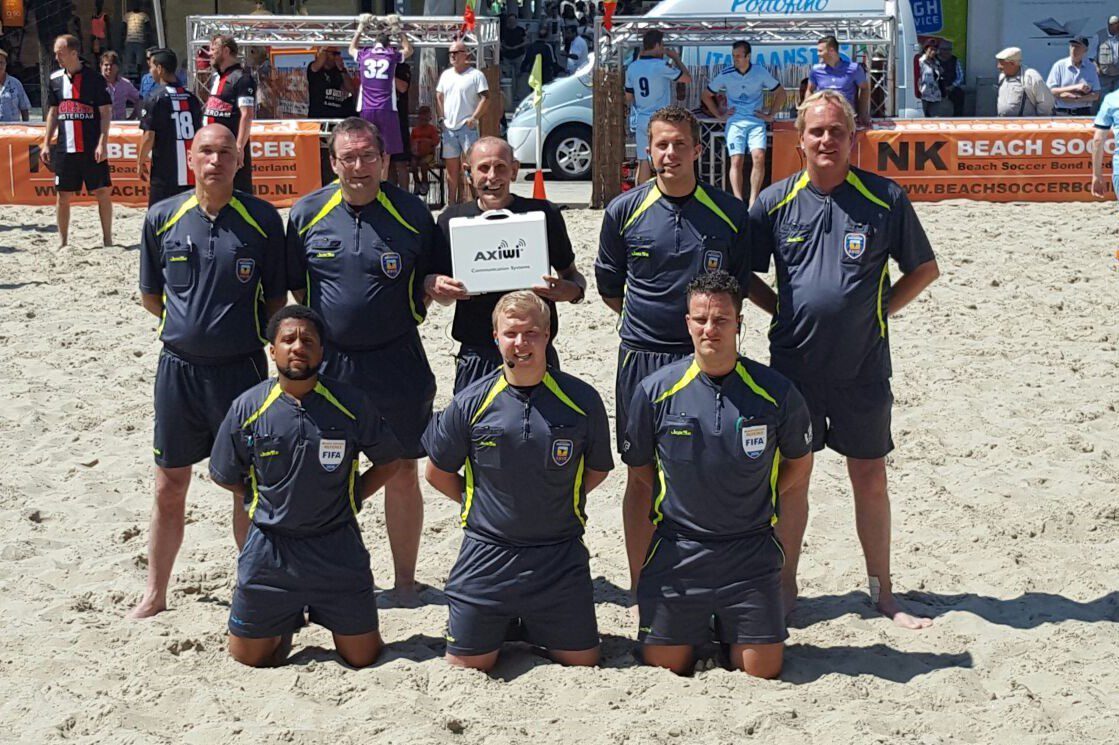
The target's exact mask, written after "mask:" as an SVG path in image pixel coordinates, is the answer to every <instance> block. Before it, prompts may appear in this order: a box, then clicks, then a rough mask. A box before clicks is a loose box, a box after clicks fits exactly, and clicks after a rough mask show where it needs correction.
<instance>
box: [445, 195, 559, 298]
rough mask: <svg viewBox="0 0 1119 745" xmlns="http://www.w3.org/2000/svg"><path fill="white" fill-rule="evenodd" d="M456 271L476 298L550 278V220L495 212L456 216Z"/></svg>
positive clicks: (453, 233) (537, 214)
mask: <svg viewBox="0 0 1119 745" xmlns="http://www.w3.org/2000/svg"><path fill="white" fill-rule="evenodd" d="M450 226H451V271H452V272H453V273H454V276H455V279H457V280H459V281H460V282H462V283H463V284H464V285H466V291H467V292H469V293H470V294H471V295H477V294H479V293H483V292H508V291H510V290H524V289H528V288H529V287H532V286H533V285H539V284H542V283H543V280H542V279H541V277H543V276H544V275H545V274H550V273H551V272H550V266H549V262H548V229H547V217H546V216H545V215H544V213H543V212H529V213H528V214H525V215H514V214H513V213H512V212H510V211H509V210H490V211H488V212H483V213H482V214H481V215H478V216H477V217H453V218H451V222H450Z"/></svg>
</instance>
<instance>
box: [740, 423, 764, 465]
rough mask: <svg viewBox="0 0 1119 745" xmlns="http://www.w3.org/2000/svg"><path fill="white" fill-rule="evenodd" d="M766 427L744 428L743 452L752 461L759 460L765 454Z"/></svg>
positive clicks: (761, 425)
mask: <svg viewBox="0 0 1119 745" xmlns="http://www.w3.org/2000/svg"><path fill="white" fill-rule="evenodd" d="M765 441H766V425H764V424H758V425H755V426H753V427H743V428H742V452H744V453H746V457H747V458H750V459H751V460H757V459H758V458H760V457H761V456H762V453H764V452H765Z"/></svg>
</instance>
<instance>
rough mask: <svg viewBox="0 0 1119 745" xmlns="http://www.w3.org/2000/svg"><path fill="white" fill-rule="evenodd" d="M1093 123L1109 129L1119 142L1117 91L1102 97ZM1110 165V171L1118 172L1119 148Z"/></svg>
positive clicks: (1118, 95) (1100, 127)
mask: <svg viewBox="0 0 1119 745" xmlns="http://www.w3.org/2000/svg"><path fill="white" fill-rule="evenodd" d="M1094 124H1095V126H1096V127H1097V128H1099V129H1110V130H1111V134H1112V136H1114V137H1115V141H1116V142H1117V143H1119V91H1115V92H1114V93H1108V94H1107V95H1106V96H1104V97H1103V101H1101V102H1100V111H1099V113H1098V114H1096V121H1095V122H1094ZM1105 152H1106V151H1105ZM1111 167H1112V173H1117V174H1119V149H1116V151H1115V153H1114V154H1113V155H1112V156H1111Z"/></svg>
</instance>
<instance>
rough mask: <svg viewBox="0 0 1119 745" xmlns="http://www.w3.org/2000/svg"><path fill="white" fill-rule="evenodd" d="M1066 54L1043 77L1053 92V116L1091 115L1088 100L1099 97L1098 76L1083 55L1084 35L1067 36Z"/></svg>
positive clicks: (1084, 47)
mask: <svg viewBox="0 0 1119 745" xmlns="http://www.w3.org/2000/svg"><path fill="white" fill-rule="evenodd" d="M1068 49H1069V55H1068V57H1063V58H1061V59H1059V60H1057V61H1056V62H1054V63H1053V67H1052V68H1051V69H1050V70H1049V77H1048V78H1047V79H1046V80H1045V83H1046V85H1048V86H1049V90H1050V91H1052V92H1053V97H1054V98H1055V99H1056V103H1055V104H1054V105H1053V113H1054V114H1056V115H1057V116H1091V114H1092V104H1094V103H1095V102H1096V101H1097V100H1099V97H1100V76H1099V75H1098V74H1097V73H1096V66H1095V65H1094V64H1092V61H1091V60H1089V59H1088V58H1087V51H1088V39H1087V37H1084V36H1074V37H1072V38H1071V39H1069V40H1068Z"/></svg>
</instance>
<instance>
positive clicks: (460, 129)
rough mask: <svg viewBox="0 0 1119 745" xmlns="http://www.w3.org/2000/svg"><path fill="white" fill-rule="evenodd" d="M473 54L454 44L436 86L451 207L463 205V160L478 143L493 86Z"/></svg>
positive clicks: (436, 106) (436, 102) (456, 43)
mask: <svg viewBox="0 0 1119 745" xmlns="http://www.w3.org/2000/svg"><path fill="white" fill-rule="evenodd" d="M469 55H470V52H469V51H467V49H466V44H465V43H464V42H463V41H461V40H459V41H456V42H454V43H452V44H451V67H448V68H447V69H446V70H444V71H443V74H442V75H440V76H439V84H438V85H436V86H435V108H436V111H437V112H438V113H439V123H440V124H442V125H443V162H444V163H445V164H446V166H447V204H448V205H452V204H458V203H459V202H460V201H463V198H462V197H463V194H462V189H461V188H460V186H461V184H460V183H459V179H460V177H461V174H462V156H463V155H464V154H465V153H466V151H467V150H469V149H470V146H471V145H473V144H474V143H475V142H477V141H478V134H479V133H478V129H479V127H480V126H481V118H482V112H483V111H485V110H486V103H487V99H488V97H489V90H490V86H489V82H487V81H486V76H485V75H483V74H482V73H481V72H480V71H479V70H478V68H476V67H472V66H471V65H470V56H469Z"/></svg>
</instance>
